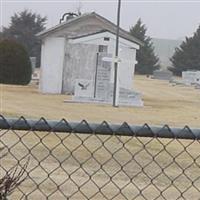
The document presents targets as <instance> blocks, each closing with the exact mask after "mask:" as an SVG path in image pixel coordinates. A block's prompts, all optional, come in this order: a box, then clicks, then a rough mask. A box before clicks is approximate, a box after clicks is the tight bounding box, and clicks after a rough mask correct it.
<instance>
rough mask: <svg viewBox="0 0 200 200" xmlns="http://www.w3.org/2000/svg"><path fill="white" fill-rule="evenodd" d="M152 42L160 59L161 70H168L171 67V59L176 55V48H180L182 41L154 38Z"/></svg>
mask: <svg viewBox="0 0 200 200" xmlns="http://www.w3.org/2000/svg"><path fill="white" fill-rule="evenodd" d="M152 42H153V44H154V47H155V54H156V55H157V56H158V57H159V59H160V65H161V68H162V69H167V67H169V66H171V62H170V58H171V57H172V55H173V54H174V52H175V48H177V47H179V46H180V44H181V43H182V40H172V39H160V38H153V39H152Z"/></svg>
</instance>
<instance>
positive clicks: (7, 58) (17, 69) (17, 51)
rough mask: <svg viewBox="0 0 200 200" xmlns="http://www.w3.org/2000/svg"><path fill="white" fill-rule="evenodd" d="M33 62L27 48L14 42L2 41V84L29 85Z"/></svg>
mask: <svg viewBox="0 0 200 200" xmlns="http://www.w3.org/2000/svg"><path fill="white" fill-rule="evenodd" d="M31 74H32V69H31V62H30V59H29V56H28V53H27V52H26V50H25V48H24V47H23V46H22V45H21V44H18V43H17V42H16V41H14V40H2V41H0V83H4V84H17V85H27V84H28V83H29V82H30V80H31Z"/></svg>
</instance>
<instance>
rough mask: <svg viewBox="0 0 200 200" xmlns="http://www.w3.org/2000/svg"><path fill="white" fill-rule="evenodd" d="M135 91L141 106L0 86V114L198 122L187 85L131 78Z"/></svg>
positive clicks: (195, 100)
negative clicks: (73, 99) (85, 100)
mask: <svg viewBox="0 0 200 200" xmlns="http://www.w3.org/2000/svg"><path fill="white" fill-rule="evenodd" d="M134 85H135V88H136V90H138V91H139V92H141V93H142V96H143V101H144V107H119V108H113V107H112V106H111V105H102V104H87V103H64V100H67V99H68V100H70V99H71V96H67V95H46V94H41V93H39V92H38V89H37V86H35V85H30V86H25V87H24V86H9V85H1V86H0V87H1V90H0V95H1V113H2V114H3V115H4V116H8V117H19V116H22V115H23V116H24V117H27V118H34V119H39V118H40V117H41V116H43V117H45V118H46V119H56V120H58V119H62V118H65V119H67V120H69V121H81V120H83V119H85V120H88V121H89V122H98V123H99V122H102V121H104V120H106V121H107V122H110V123H122V122H124V121H126V122H128V123H130V124H135V125H137V124H140V125H142V124H144V123H148V124H149V125H164V124H168V125H171V126H184V125H189V126H192V127H195V126H199V123H200V109H198V108H200V90H198V89H194V88H192V87H187V86H178V85H177V86H172V85H170V84H169V83H168V82H167V81H161V80H155V79H150V78H146V77H145V76H135V82H134Z"/></svg>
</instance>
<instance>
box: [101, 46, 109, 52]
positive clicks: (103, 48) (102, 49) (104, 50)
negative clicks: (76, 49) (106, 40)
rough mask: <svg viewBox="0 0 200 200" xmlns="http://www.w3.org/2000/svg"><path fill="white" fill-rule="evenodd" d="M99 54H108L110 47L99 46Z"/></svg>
mask: <svg viewBox="0 0 200 200" xmlns="http://www.w3.org/2000/svg"><path fill="white" fill-rule="evenodd" d="M99 52H108V46H106V45H99Z"/></svg>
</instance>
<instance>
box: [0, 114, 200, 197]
mask: <svg viewBox="0 0 200 200" xmlns="http://www.w3.org/2000/svg"><path fill="white" fill-rule="evenodd" d="M0 151H1V154H2V155H4V156H0V158H1V165H0V170H1V171H0V174H1V177H2V176H4V175H5V174H6V173H7V172H8V171H9V170H10V169H16V168H15V167H16V166H17V165H19V166H22V167H23V166H24V165H25V164H26V163H27V160H29V162H28V165H27V168H26V172H25V173H24V174H23V176H24V177H26V179H25V180H24V181H23V182H22V183H21V184H20V185H19V186H17V188H16V189H15V190H14V191H13V192H12V194H11V196H10V199H28V200H29V199H34V200H35V199H41V200H42V199H52V200H55V199H56V200H62V199H63V200H66V199H69V200H75V199H76V200H78V199H81V200H88V199H90V200H98V199H99V200H104V199H105V200H111V199H113V200H124V199H125V200H165V199H167V200H168V199H170V200H176V199H177V200H181V199H187V200H188V199H192V200H200V129H190V128H189V127H187V126H186V127H184V128H170V127H169V126H167V125H165V126H163V127H150V126H148V125H147V124H145V125H143V126H130V125H128V124H127V123H123V124H122V125H112V124H108V123H107V122H103V123H102V124H89V123H88V122H86V121H82V122H80V123H70V122H67V121H66V120H61V121H46V120H45V119H44V118H41V119H40V120H39V121H34V120H26V119H25V118H23V117H21V118H19V119H5V118H4V117H3V116H0ZM16 171H17V169H16Z"/></svg>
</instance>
